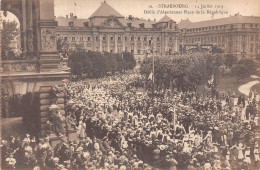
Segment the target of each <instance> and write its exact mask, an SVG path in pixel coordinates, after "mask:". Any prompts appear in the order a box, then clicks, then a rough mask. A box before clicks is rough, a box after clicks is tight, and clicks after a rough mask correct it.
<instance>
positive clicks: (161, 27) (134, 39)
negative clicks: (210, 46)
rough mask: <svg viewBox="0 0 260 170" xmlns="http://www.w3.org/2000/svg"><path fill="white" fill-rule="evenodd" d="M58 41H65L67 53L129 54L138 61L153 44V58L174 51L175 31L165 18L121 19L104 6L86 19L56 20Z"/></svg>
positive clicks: (175, 26) (119, 15)
mask: <svg viewBox="0 0 260 170" xmlns="http://www.w3.org/2000/svg"><path fill="white" fill-rule="evenodd" d="M56 21H58V28H57V30H56V34H57V37H58V38H62V39H63V40H67V41H68V44H69V46H70V48H71V49H73V48H76V46H81V47H82V48H84V49H86V50H92V51H100V52H103V51H107V52H114V53H120V52H123V51H127V52H131V53H133V54H134V56H135V57H136V58H137V59H138V58H140V57H142V56H143V54H144V52H145V50H147V47H148V45H149V41H150V40H152V41H150V42H152V44H153V49H154V51H157V55H159V56H160V55H163V54H165V53H173V52H175V51H177V50H178V46H177V35H178V32H179V30H178V27H177V24H176V22H174V21H173V20H172V19H171V18H169V17H168V16H164V17H163V18H162V19H161V20H159V21H158V22H156V21H155V20H144V19H139V18H134V17H132V16H129V17H124V16H122V15H121V14H120V13H118V12H117V11H116V10H115V9H113V8H112V7H111V6H110V5H109V4H107V3H106V2H102V3H101V6H100V7H99V8H98V9H97V10H96V11H95V12H94V13H93V14H92V15H91V16H90V17H89V18H88V19H78V18H77V17H76V16H73V14H72V13H71V14H70V16H66V17H58V18H56Z"/></svg>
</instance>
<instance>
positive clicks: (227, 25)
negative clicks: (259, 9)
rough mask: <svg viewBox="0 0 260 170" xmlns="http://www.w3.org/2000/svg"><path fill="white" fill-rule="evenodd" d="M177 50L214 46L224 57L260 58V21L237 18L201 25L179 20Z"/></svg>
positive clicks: (246, 17) (235, 16) (247, 17)
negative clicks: (195, 46) (189, 46)
mask: <svg viewBox="0 0 260 170" xmlns="http://www.w3.org/2000/svg"><path fill="white" fill-rule="evenodd" d="M178 27H179V29H180V34H179V50H180V51H182V50H183V47H184V46H185V45H190V44H197V43H200V44H215V45H217V47H219V48H222V49H223V50H224V53H225V54H233V55H236V56H238V57H239V58H241V57H242V56H243V55H244V56H245V57H256V56H257V55H258V56H259V55H260V54H259V53H260V49H259V45H260V42H259V39H260V31H259V27H260V17H254V16H241V15H239V14H236V15H234V16H230V17H227V18H221V19H212V20H206V21H200V22H191V21H190V20H188V19H187V20H182V21H180V22H179V23H178Z"/></svg>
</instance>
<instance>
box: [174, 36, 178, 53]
mask: <svg viewBox="0 0 260 170" xmlns="http://www.w3.org/2000/svg"><path fill="white" fill-rule="evenodd" d="M174 40H175V42H174V52H176V51H178V40H177V37H176V35H175V39H174Z"/></svg>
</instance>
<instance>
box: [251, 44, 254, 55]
mask: <svg viewBox="0 0 260 170" xmlns="http://www.w3.org/2000/svg"><path fill="white" fill-rule="evenodd" d="M253 49H254V45H253V44H250V53H253Z"/></svg>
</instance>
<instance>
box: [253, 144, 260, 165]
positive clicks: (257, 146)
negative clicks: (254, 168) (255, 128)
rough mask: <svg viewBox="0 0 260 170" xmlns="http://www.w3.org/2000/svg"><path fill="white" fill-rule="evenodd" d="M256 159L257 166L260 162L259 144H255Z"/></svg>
mask: <svg viewBox="0 0 260 170" xmlns="http://www.w3.org/2000/svg"><path fill="white" fill-rule="evenodd" d="M254 158H255V163H256V165H257V164H258V163H259V161H260V159H259V145H258V143H257V142H256V143H255V147H254Z"/></svg>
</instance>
